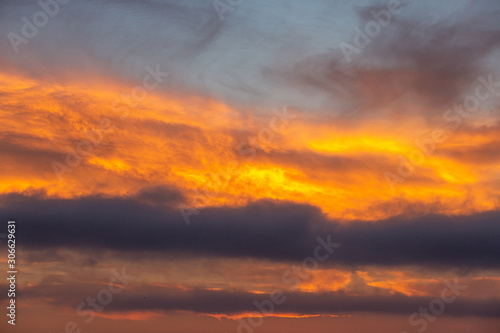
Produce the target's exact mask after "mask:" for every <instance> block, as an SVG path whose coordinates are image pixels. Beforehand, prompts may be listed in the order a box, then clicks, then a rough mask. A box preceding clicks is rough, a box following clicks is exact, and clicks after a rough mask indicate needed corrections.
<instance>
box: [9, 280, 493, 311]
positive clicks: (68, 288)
mask: <svg viewBox="0 0 500 333" xmlns="http://www.w3.org/2000/svg"><path fill="white" fill-rule="evenodd" d="M450 283H451V284H453V281H451V282H450ZM459 284H460V283H459ZM102 288H103V285H102V284H101V285H91V284H74V283H69V282H65V283H64V284H63V285H61V284H56V283H53V281H52V283H51V282H50V281H47V282H45V283H42V284H40V285H38V286H34V287H28V288H26V289H23V290H21V291H20V292H19V295H20V296H19V297H22V298H40V297H41V298H47V299H50V303H51V304H53V305H58V306H69V307H75V306H76V305H78V304H80V303H81V302H82V301H84V300H85V299H86V297H87V296H89V295H94V294H96V292H97V291H98V290H99V289H102ZM444 288H447V287H445V285H443V289H444ZM96 289H97V290H96ZM282 293H283V294H282V295H280V297H279V298H280V299H282V297H283V296H284V297H285V298H286V299H285V301H284V302H282V304H275V305H274V313H278V314H279V313H298V314H311V315H314V314H341V313H355V312H375V313H393V314H404V315H410V314H412V313H413V312H418V309H419V308H421V307H428V306H429V304H430V303H431V302H432V301H433V300H434V299H435V298H433V297H417V296H412V297H410V296H405V295H375V296H352V295H347V294H345V293H344V292H343V291H338V292H328V293H310V292H307V293H302V292H292V291H287V290H282ZM452 295H453V294H452V291H450V290H449V289H447V291H446V293H445V296H446V297H451V296H452ZM1 297H5V296H4V295H2V296H1ZM269 299H270V294H262V293H251V292H243V291H222V290H205V289H192V290H181V289H177V288H164V287H153V286H140V287H137V286H132V285H129V286H127V287H126V292H123V293H119V294H115V295H114V296H113V301H112V302H111V303H110V304H109V305H107V306H106V307H105V309H104V310H103V311H105V312H127V311H138V310H139V311H176V310H177V311H192V312H196V313H204V314H227V315H234V314H239V313H248V312H258V309H257V308H256V306H255V305H254V303H253V302H254V301H257V302H258V303H259V304H262V303H263V302H265V303H266V304H267V305H266V306H265V308H266V309H269V301H268V300H269ZM266 301H267V302H266ZM445 315H448V316H478V317H498V316H500V300H499V299H498V298H490V299H474V298H468V297H458V298H456V300H455V301H454V302H452V303H450V304H445Z"/></svg>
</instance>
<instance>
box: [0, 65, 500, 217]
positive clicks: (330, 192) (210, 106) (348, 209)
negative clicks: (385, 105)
mask: <svg viewBox="0 0 500 333" xmlns="http://www.w3.org/2000/svg"><path fill="white" fill-rule="evenodd" d="M0 82H2V83H1V84H0V91H1V92H2V93H3V94H2V96H1V97H0V104H1V105H2V107H3V112H2V113H1V114H0V130H1V131H2V132H3V133H6V137H5V140H4V142H5V143H4V150H3V151H4V152H3V153H1V154H2V156H1V157H2V158H3V159H4V160H5V161H6V162H7V163H3V164H2V165H1V166H0V184H1V185H0V193H9V192H33V191H43V192H45V193H46V195H48V196H57V197H66V198H72V197H79V196H84V195H92V194H101V195H111V196H125V195H130V194H133V193H135V192H137V191H138V190H140V189H141V188H143V187H145V186H151V185H170V186H174V187H177V188H179V189H180V190H181V191H183V193H184V195H185V196H186V198H187V200H188V204H189V205H191V206H194V207H203V206H221V205H230V206H238V205H244V204H246V203H248V202H249V201H253V200H259V199H279V200H288V201H293V202H302V203H309V204H312V205H316V206H318V207H320V208H321V209H322V210H323V211H324V212H325V213H326V214H328V216H330V217H331V218H335V219H341V220H355V219H361V220H376V219H382V218H387V217H390V216H394V215H398V214H404V213H407V212H408V211H414V209H412V207H416V206H418V207H427V208H425V209H428V210H432V212H440V213H444V214H466V213H472V212H479V211H486V210H491V209H495V208H498V207H499V199H498V198H500V190H498V172H497V171H495V170H498V166H499V164H498V162H496V161H495V160H491V161H490V162H488V160H487V159H480V158H479V157H478V158H477V159H472V158H469V157H467V156H468V155H467V154H462V155H461V154H459V153H457V152H460V151H461V150H464V149H468V148H470V147H473V146H474V145H488V144H489V143H491V142H494V141H495V140H496V137H497V135H498V133H496V132H494V131H493V132H490V134H485V132H484V130H479V129H478V130H477V131H475V130H474V129H469V130H468V131H463V132H460V131H457V132H455V133H452V134H450V135H449V136H450V138H449V139H448V140H447V141H445V142H443V143H441V144H439V145H438V146H437V149H436V151H435V153H434V154H431V155H429V156H425V158H424V160H423V161H422V163H421V164H420V165H418V166H416V167H415V168H414V171H413V173H412V174H411V176H409V177H401V179H402V181H401V182H398V183H397V184H396V185H395V186H394V188H391V187H390V186H389V185H388V183H387V180H386V177H385V173H386V172H391V173H393V174H396V175H398V173H397V172H398V171H397V170H398V167H399V164H400V160H399V156H400V155H401V156H404V157H405V158H406V159H408V158H409V157H410V156H411V154H412V152H414V151H416V150H418V146H417V145H416V144H415V142H414V141H415V139H416V138H418V137H419V135H420V134H421V133H422V132H425V131H426V130H429V129H430V128H429V125H428V124H426V123H424V122H422V121H419V120H418V119H410V118H409V119H407V120H401V119H398V122H401V121H406V125H407V126H403V125H402V124H399V125H398V126H397V127H395V126H394V123H390V122H389V121H387V122H383V121H378V122H373V123H371V124H369V125H358V126H356V127H353V126H351V127H343V126H342V124H337V123H335V121H333V120H332V121H330V122H328V123H322V124H318V123H316V122H314V119H313V118H311V115H308V117H301V116H298V117H295V118H293V119H291V120H290V121H289V123H288V124H287V125H286V126H283V127H282V130H280V132H279V133H278V132H275V133H273V135H272V137H270V138H268V137H267V136H265V135H263V133H269V128H270V127H271V125H270V124H271V123H272V122H271V120H272V119H273V117H274V113H273V112H271V110H270V112H269V114H268V115H265V116H262V115H261V116H250V114H251V113H248V112H246V110H235V109H233V108H231V107H229V106H227V105H224V104H222V103H220V102H217V101H214V100H207V99H203V98H201V97H197V96H171V95H167V94H164V93H160V92H155V91H152V92H149V93H148V96H147V97H146V98H145V99H144V100H143V101H141V102H139V103H138V105H137V106H135V107H133V108H125V109H124V108H123V105H124V104H123V101H121V100H120V95H121V94H124V92H125V93H126V92H127V91H130V87H125V86H123V85H119V84H117V83H113V82H105V81H102V80H97V79H96V81H95V82H94V83H93V84H91V85H90V84H89V85H82V83H76V81H75V82H73V83H72V84H69V83H68V84H66V85H65V86H64V87H63V86H58V85H56V84H52V83H48V82H36V81H34V80H31V79H30V80H27V79H24V78H22V77H17V76H13V75H8V74H0ZM84 83H85V81H84ZM68 96H71V98H67V97H68ZM117 101H118V102H120V101H121V102H120V103H121V104H120V103H118V104H117V103H116V102H117ZM117 105H119V106H120V107H119V108H118V109H117V108H116V106H117ZM117 110H118V111H117ZM124 110H125V111H124ZM288 112H289V113H293V112H297V111H296V110H288ZM103 119H105V120H106V121H108V122H109V123H106V124H108V125H111V127H112V130H110V131H109V132H104V131H103V130H101V129H100V122H101V121H103ZM402 128H410V129H411V130H410V131H408V130H407V131H406V132H404V131H403V130H402ZM266 130H267V132H266ZM96 131H98V132H96ZM237 132H241V133H248V134H245V135H242V136H238V135H235V134H234V133H237ZM89 133H93V135H94V136H92V138H93V139H94V140H97V139H98V138H100V142H98V143H97V144H91V145H90V146H89V144H90V136H89V135H90V134H89ZM367 133H369V134H367ZM82 140H86V141H85V144H80V142H82ZM248 141H250V142H251V143H252V145H253V146H258V147H260V148H259V149H255V148H251V147H250V146H249V145H248V144H245V142H248ZM79 144H80V145H79ZM89 147H90V148H89ZM238 147H239V148H238ZM252 149H253V150H252ZM14 150H15V153H12V151H14ZM238 150H239V152H238ZM5 152H6V153H5ZM68 153H73V154H74V153H77V154H78V158H77V159H76V160H75V158H74V155H72V156H73V157H68V156H69V155H68ZM304 156H306V157H304ZM67 158H68V159H69V163H68V161H67V160H66V159H67ZM304 159H307V161H306V162H307V163H305V161H304ZM53 162H57V163H60V164H58V165H59V166H61V165H62V166H64V167H67V168H66V169H65V170H63V171H62V174H61V177H62V180H61V181H59V180H58V177H57V176H56V174H55V172H54V169H53ZM71 163H72V164H71ZM69 164H71V165H69ZM471 186H474V191H473V192H472V191H471ZM422 209H424V208H422ZM421 213H425V212H421Z"/></svg>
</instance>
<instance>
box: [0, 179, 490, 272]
mask: <svg viewBox="0 0 500 333" xmlns="http://www.w3.org/2000/svg"><path fill="white" fill-rule="evenodd" d="M148 191H150V192H148ZM148 193H149V194H148ZM165 193H166V194H165ZM175 193H176V192H175V191H173V192H172V193H170V192H169V191H167V190H165V189H161V190H160V191H159V192H158V191H156V192H155V191H154V190H145V191H143V192H140V194H139V197H144V196H146V197H148V196H151V197H152V198H164V197H165V195H166V197H167V198H170V197H171V196H173V197H175V198H176V199H178V197H177V196H176V195H175ZM2 201H3V204H2V206H1V208H0V215H1V216H4V217H5V219H15V220H17V221H18V222H17V224H18V227H17V234H18V237H19V243H20V244H22V246H23V247H24V248H29V249H47V248H60V247H67V248H88V249H90V248H94V249H95V248H98V249H103V250H104V249H109V250H121V251H131V252H134V251H155V252H157V253H160V254H161V253H167V252H169V253H186V254H195V255H201V256H212V255H214V256H222V257H255V258H263V259H270V260H283V261H300V260H303V259H304V258H306V257H310V256H312V255H313V251H314V249H315V247H316V246H317V245H318V242H317V238H318V237H321V238H323V239H326V237H327V236H328V235H331V240H332V241H333V242H337V243H341V244H342V246H341V247H340V248H338V249H336V250H335V253H334V254H333V255H332V256H331V258H330V259H329V262H330V263H332V264H343V265H354V266H356V265H367V264H375V265H411V264H415V265H433V266H437V267H439V266H446V267H450V266H451V267H464V268H474V267H499V266H500V261H499V260H498V258H499V256H500V242H499V240H500V224H498V220H499V218H500V212H495V211H492V212H486V213H480V214H474V215H470V216H456V217H454V216H439V215H428V216H421V217H414V218H408V217H406V218H405V217H395V218H391V219H389V220H384V221H376V222H351V223H348V224H345V223H338V222H335V221H330V220H328V219H327V218H326V217H325V216H324V215H322V214H321V212H320V211H319V209H317V208H315V207H311V206H307V205H299V204H292V203H278V202H256V203H251V204H249V205H247V206H244V207H237V208H231V207H220V208H207V209H202V210H200V211H199V215H192V216H191V224H190V225H189V226H187V225H186V223H185V222H184V221H183V219H182V216H181V214H180V212H179V211H178V210H177V209H175V208H172V207H170V206H169V205H157V206H152V205H149V204H143V203H140V202H138V201H136V200H133V199H120V198H100V197H85V198H80V199H73V200H70V199H41V198H37V197H36V196H31V197H23V196H22V195H17V196H16V195H11V196H4V197H3V200H2ZM167 201H168V200H167Z"/></svg>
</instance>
